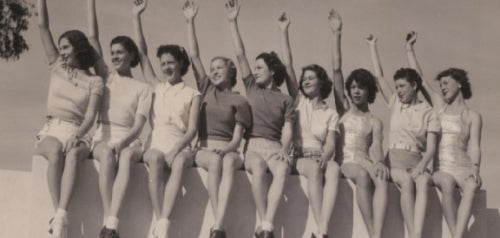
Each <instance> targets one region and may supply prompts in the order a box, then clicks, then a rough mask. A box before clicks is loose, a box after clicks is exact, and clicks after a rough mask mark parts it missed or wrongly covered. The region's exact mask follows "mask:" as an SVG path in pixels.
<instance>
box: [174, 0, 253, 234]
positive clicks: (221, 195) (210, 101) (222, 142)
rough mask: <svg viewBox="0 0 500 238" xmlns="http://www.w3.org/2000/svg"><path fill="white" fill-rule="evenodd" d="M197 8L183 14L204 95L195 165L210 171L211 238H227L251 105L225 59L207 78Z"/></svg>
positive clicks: (189, 6) (219, 59)
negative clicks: (238, 88)
mask: <svg viewBox="0 0 500 238" xmlns="http://www.w3.org/2000/svg"><path fill="white" fill-rule="evenodd" d="M197 11H198V8H197V7H196V6H195V5H194V3H193V2H192V1H187V2H186V3H185V4H184V7H183V12H184V16H185V18H186V21H187V26H188V33H189V34H188V38H189V47H190V50H189V52H190V58H191V61H192V63H193V68H194V71H195V72H196V73H195V78H196V82H197V85H198V90H200V92H201V94H202V100H203V102H202V107H201V112H200V125H199V132H198V140H199V141H200V143H199V145H200V149H199V150H198V152H197V153H196V157H195V162H196V164H197V165H198V166H200V167H202V168H204V169H205V170H207V171H208V176H207V180H208V184H207V190H208V196H209V198H210V203H211V206H212V212H213V213H214V218H215V222H214V225H213V226H212V228H211V229H210V237H211V238H223V237H226V233H225V231H224V230H223V224H222V223H223V221H224V215H225V212H226V208H227V204H228V199H229V194H230V192H231V188H232V185H233V177H234V176H233V175H234V171H235V170H237V169H240V168H242V167H243V160H242V159H241V158H240V156H239V155H238V148H239V146H240V142H241V139H242V137H243V130H245V129H248V128H250V126H251V123H252V116H251V112H250V105H248V102H247V101H246V99H244V98H243V97H242V96H241V95H239V94H238V93H237V92H233V91H231V88H232V87H234V85H236V66H235V65H234V63H233V61H231V60H230V59H228V58H225V57H215V58H213V59H212V60H211V63H210V72H209V74H208V75H207V73H206V71H205V68H204V67H203V64H202V62H201V59H200V53H199V49H198V40H197V38H196V32H195V27H194V18H195V17H196V14H197Z"/></svg>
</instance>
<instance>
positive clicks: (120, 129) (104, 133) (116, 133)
mask: <svg viewBox="0 0 500 238" xmlns="http://www.w3.org/2000/svg"><path fill="white" fill-rule="evenodd" d="M129 133H130V128H127V127H124V126H119V125H115V124H102V123H100V124H99V125H98V126H97V129H96V131H95V135H94V137H93V138H92V150H93V149H94V148H95V146H96V145H97V144H98V143H99V142H106V143H107V144H108V145H112V144H114V143H117V142H119V141H121V140H123V138H125V137H126V136H128V134H129ZM141 144H142V143H141V140H140V139H135V140H134V141H132V142H131V143H130V144H129V145H128V147H132V146H136V145H139V146H140V145H141Z"/></svg>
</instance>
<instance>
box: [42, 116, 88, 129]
mask: <svg viewBox="0 0 500 238" xmlns="http://www.w3.org/2000/svg"><path fill="white" fill-rule="evenodd" d="M47 121H48V122H51V123H57V124H61V123H62V122H65V123H70V124H73V125H75V126H80V125H81V124H82V122H80V121H74V120H66V119H61V118H58V117H54V116H50V115H49V116H47Z"/></svg>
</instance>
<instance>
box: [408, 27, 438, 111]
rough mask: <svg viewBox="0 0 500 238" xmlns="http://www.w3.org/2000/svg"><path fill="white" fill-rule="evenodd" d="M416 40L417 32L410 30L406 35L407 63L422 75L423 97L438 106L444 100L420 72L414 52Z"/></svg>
mask: <svg viewBox="0 0 500 238" xmlns="http://www.w3.org/2000/svg"><path fill="white" fill-rule="evenodd" d="M416 41H417V33H416V32H414V31H412V32H410V33H408V34H407V35H406V44H405V45H406V57H407V59H408V64H409V65H410V67H411V68H412V69H414V70H416V71H417V72H418V74H420V77H422V87H423V88H422V90H421V91H422V94H423V96H424V97H425V99H426V100H427V101H429V103H430V104H431V105H435V106H438V107H441V106H442V105H443V104H444V100H443V99H442V97H441V95H440V92H439V90H436V89H435V88H433V87H432V86H431V84H430V83H429V82H428V80H426V78H425V77H424V74H423V72H422V68H420V65H419V63H418V61H417V56H416V54H415V49H414V45H415V42H416Z"/></svg>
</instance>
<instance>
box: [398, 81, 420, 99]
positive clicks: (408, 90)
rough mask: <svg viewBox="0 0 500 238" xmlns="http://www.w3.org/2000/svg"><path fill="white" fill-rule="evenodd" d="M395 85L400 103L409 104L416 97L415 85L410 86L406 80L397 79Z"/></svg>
mask: <svg viewBox="0 0 500 238" xmlns="http://www.w3.org/2000/svg"><path fill="white" fill-rule="evenodd" d="M395 83H396V92H397V93H398V97H399V101H400V102H402V103H410V102H411V101H412V100H413V99H414V98H415V96H416V95H417V89H416V85H412V84H411V83H410V82H408V80H406V79H397V80H396V81H395Z"/></svg>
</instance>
